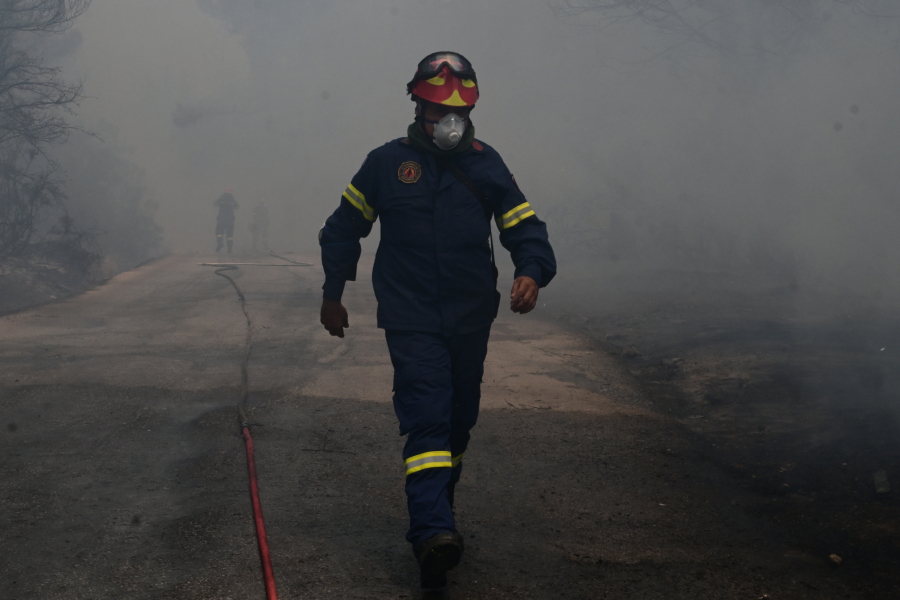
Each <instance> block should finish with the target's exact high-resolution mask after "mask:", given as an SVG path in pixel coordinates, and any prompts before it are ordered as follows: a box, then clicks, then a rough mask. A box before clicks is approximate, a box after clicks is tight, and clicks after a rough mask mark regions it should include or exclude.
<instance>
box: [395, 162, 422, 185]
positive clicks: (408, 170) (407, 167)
mask: <svg viewBox="0 0 900 600" xmlns="http://www.w3.org/2000/svg"><path fill="white" fill-rule="evenodd" d="M421 176H422V167H421V166H420V165H419V163H417V162H413V161H411V160H408V161H406V162H405V163H403V164H402V165H400V168H399V169H397V177H398V178H399V179H400V181H402V182H403V183H415V182H417V181H418V180H419V177H421Z"/></svg>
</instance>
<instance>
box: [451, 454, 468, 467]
mask: <svg viewBox="0 0 900 600" xmlns="http://www.w3.org/2000/svg"><path fill="white" fill-rule="evenodd" d="M465 455H466V453H465V452H463V453H462V454H460V455H458V456H454V457H453V459H452V460H451V461H450V462H452V463H453V466H454V467H455V466H456V465H458V464H459V463H460V461H462V457H463V456H465Z"/></svg>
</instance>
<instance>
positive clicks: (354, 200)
mask: <svg viewBox="0 0 900 600" xmlns="http://www.w3.org/2000/svg"><path fill="white" fill-rule="evenodd" d="M342 195H343V196H344V198H346V199H347V202H349V203H350V204H352V205H353V206H355V207H356V208H358V209H359V211H360V212H361V213H362V214H363V216H364V217H365V218H366V219H367V220H369V221H374V220H375V209H374V208H372V207H371V206H369V205H368V204H367V203H366V195H365V194H363V193H362V192H361V191H359V190H358V189H356V188H355V187H353V184H352V183H351V184H350V185H348V186H347V189H346V190H344V193H343V194H342Z"/></svg>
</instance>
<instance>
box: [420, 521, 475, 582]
mask: <svg viewBox="0 0 900 600" xmlns="http://www.w3.org/2000/svg"><path fill="white" fill-rule="evenodd" d="M463 549H464V548H463V537H462V536H461V535H460V534H459V533H457V532H455V531H445V532H442V533H438V534H437V535H434V536H432V537H430V538H429V539H427V540H425V541H424V542H422V544H421V545H420V546H418V547H417V548H416V549H415V554H416V560H417V561H419V574H420V576H421V584H422V589H423V590H426V591H428V590H440V589H442V588H444V587H446V585H447V571H449V570H451V569H453V567H455V566H456V565H458V564H459V559H460V558H461V557H462V553H463Z"/></svg>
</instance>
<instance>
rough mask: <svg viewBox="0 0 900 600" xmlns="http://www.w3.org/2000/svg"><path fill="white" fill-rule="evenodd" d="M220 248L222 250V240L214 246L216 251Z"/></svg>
mask: <svg viewBox="0 0 900 600" xmlns="http://www.w3.org/2000/svg"><path fill="white" fill-rule="evenodd" d="M221 250H222V242H219V244H218V245H217V246H216V252H219V251H221Z"/></svg>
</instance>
